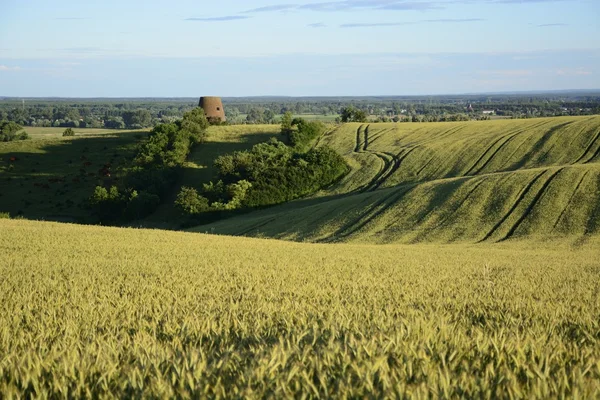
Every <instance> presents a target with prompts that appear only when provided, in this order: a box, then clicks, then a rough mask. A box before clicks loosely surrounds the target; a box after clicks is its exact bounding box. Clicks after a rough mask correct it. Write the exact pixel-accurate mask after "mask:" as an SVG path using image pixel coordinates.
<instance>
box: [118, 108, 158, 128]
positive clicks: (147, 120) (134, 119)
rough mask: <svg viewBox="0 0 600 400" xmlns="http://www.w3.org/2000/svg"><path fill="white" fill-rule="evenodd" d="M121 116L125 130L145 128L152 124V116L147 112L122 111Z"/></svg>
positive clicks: (140, 110) (141, 110) (142, 110)
mask: <svg viewBox="0 0 600 400" xmlns="http://www.w3.org/2000/svg"><path fill="white" fill-rule="evenodd" d="M121 115H122V117H123V122H125V125H126V126H127V128H146V127H148V126H150V125H151V124H152V114H150V111H148V110H144V109H139V110H135V111H124V112H123V113H122V114H121Z"/></svg>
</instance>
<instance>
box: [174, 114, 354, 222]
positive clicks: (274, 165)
mask: <svg viewBox="0 0 600 400" xmlns="http://www.w3.org/2000/svg"><path fill="white" fill-rule="evenodd" d="M311 124H312V123H311ZM311 124H307V123H305V122H299V123H297V124H295V125H298V126H299V128H300V129H299V130H298V131H294V134H292V135H291V136H293V137H294V138H296V139H298V140H294V141H291V142H292V143H294V144H295V146H294V147H292V146H287V145H286V144H284V143H283V142H281V141H278V140H276V139H272V140H271V141H269V142H267V143H260V144H257V145H255V146H254V147H253V148H252V149H251V150H247V151H238V152H235V153H232V154H226V155H223V156H220V157H218V158H217V159H216V160H215V167H216V169H217V179H218V180H217V181H216V183H215V182H210V183H209V184H205V185H204V187H203V190H202V192H201V193H198V192H197V191H195V190H194V189H191V188H183V189H182V191H181V192H180V193H179V196H178V198H177V202H176V205H177V206H178V208H179V209H180V210H181V211H182V212H183V213H184V214H188V215H194V214H199V213H202V212H206V211H222V210H235V209H239V208H253V207H262V206H269V205H274V204H279V203H283V202H286V201H290V200H294V199H297V198H300V197H304V196H307V195H309V194H312V193H314V192H316V191H318V190H319V189H321V188H323V187H326V186H329V185H331V184H332V183H334V182H335V181H337V180H338V179H340V178H341V177H342V176H343V175H345V174H346V173H347V172H348V170H349V167H348V165H347V164H346V162H345V161H344V159H343V158H342V157H341V156H340V155H339V154H337V153H336V152H335V151H334V150H332V149H330V148H328V147H320V148H316V149H310V150H308V151H306V152H302V151H299V150H298V149H299V148H303V147H304V146H306V143H307V142H308V140H309V138H311V137H312V135H313V134H314V132H315V131H314V130H313V129H312V128H310V129H307V130H304V128H303V127H307V126H313V125H311ZM298 132H300V133H298Z"/></svg>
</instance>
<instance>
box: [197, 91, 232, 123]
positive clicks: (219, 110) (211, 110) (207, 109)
mask: <svg viewBox="0 0 600 400" xmlns="http://www.w3.org/2000/svg"><path fill="white" fill-rule="evenodd" d="M198 105H199V106H200V107H202V109H203V110H204V114H206V118H207V119H208V120H209V121H210V122H225V121H226V118H225V109H224V108H223V102H222V101H221V98H220V97H210V96H205V97H200V103H199V104H198Z"/></svg>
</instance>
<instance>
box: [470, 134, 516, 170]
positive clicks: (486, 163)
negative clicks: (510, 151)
mask: <svg viewBox="0 0 600 400" xmlns="http://www.w3.org/2000/svg"><path fill="white" fill-rule="evenodd" d="M518 134H519V133H515V134H514V135H512V136H511V137H509V138H508V139H506V140H505V141H504V142H503V143H502V144H501V145H500V146H498V148H497V149H496V150H495V151H494V152H493V153H492V155H491V156H490V157H489V158H488V159H487V161H486V162H484V163H483V165H482V166H481V167H480V168H478V169H477V171H475V172H474V173H473V174H472V175H477V174H478V173H480V172H481V171H483V169H484V168H485V167H487V166H488V164H489V163H490V162H491V161H492V159H493V158H494V157H495V156H496V154H498V152H499V151H500V150H502V149H503V148H504V146H506V145H507V144H508V143H510V142H511V141H512V140H513V139H514V138H515V137H517V135H518Z"/></svg>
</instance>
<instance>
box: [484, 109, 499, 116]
mask: <svg viewBox="0 0 600 400" xmlns="http://www.w3.org/2000/svg"><path fill="white" fill-rule="evenodd" d="M482 113H483V114H486V115H493V114H496V111H494V110H483V111H482Z"/></svg>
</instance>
